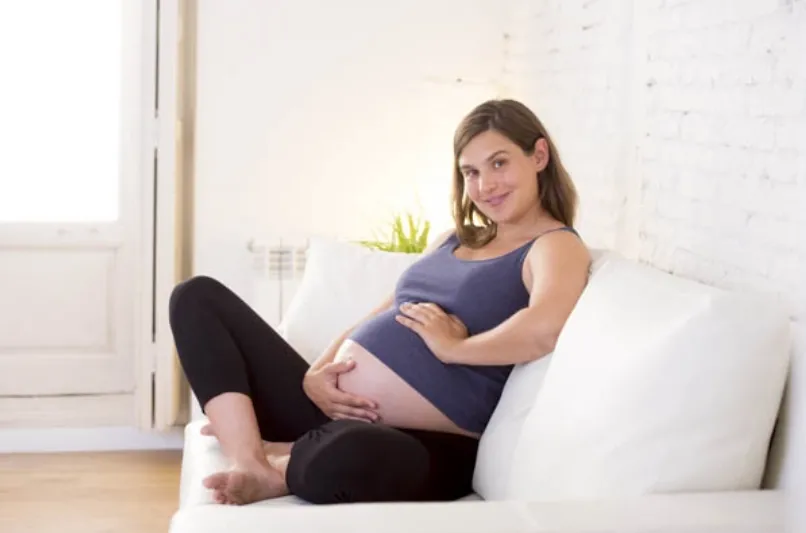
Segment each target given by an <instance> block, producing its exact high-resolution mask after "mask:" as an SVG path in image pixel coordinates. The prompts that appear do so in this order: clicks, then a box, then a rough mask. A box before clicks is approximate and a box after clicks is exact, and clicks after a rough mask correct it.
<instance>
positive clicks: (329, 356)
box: [308, 230, 453, 372]
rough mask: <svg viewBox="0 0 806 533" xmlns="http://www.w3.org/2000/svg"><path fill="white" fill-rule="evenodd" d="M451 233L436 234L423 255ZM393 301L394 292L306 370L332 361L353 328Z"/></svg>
mask: <svg viewBox="0 0 806 533" xmlns="http://www.w3.org/2000/svg"><path fill="white" fill-rule="evenodd" d="M451 233H453V230H448V231H445V232H443V233H441V234H440V235H438V236H437V237H436V238H435V239H434V240H433V241H432V242H431V244H429V245H428V246H427V247H426V248H425V250H423V255H425V254H428V253H431V252H433V251H434V250H436V249H437V248H439V246H440V245H441V244H442V243H444V242H445V240H446V239H447V238H448V237H449V236H450V235H451ZM394 303H395V296H394V294H391V295H389V296H388V297H387V298H386V299H385V300H384V301H383V302H382V303H381V304H380V305H379V306H378V307H376V308H375V309H373V310H372V311H371V312H370V313H369V314H368V315H367V316H366V317H364V318H363V319H362V320H360V321H359V322H358V323H357V324H355V325H354V326H352V327H351V328H349V329H348V330H347V331H345V332H344V333H342V334H341V335H339V337H338V338H336V339H335V340H334V341H333V342H331V343H330V344H329V345H328V347H327V349H326V350H325V351H324V353H322V355H321V356H320V357H319V359H317V360H316V361H314V363H313V364H312V365H311V367H310V369H309V370H308V371H309V372H315V371H316V370H319V369H320V368H322V367H323V366H325V365H326V364H328V363H332V362H333V360H334V359H335V358H336V354H337V353H338V351H339V347H340V346H341V344H342V343H343V342H344V341H345V340H346V339H347V337H349V336H350V334H351V333H352V332H353V330H355V328H357V327H358V326H359V325H360V324H362V323H364V322H366V321H367V320H369V319H371V318H372V317H374V316H377V315H378V314H380V313H382V312H383V311H385V310H387V309H389V308H390V307H391V306H392V305H393V304H394Z"/></svg>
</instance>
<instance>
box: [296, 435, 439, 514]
mask: <svg viewBox="0 0 806 533" xmlns="http://www.w3.org/2000/svg"><path fill="white" fill-rule="evenodd" d="M429 460H430V458H429V454H428V451H427V450H426V449H425V447H424V446H423V445H422V443H420V442H419V441H418V440H417V439H415V438H414V437H412V436H410V435H407V434H405V433H403V432H401V431H398V430H396V429H394V428H390V427H388V426H383V425H375V424H369V423H367V422H359V421H355V420H338V421H333V422H329V423H327V424H325V425H323V426H321V427H320V428H317V429H315V430H312V431H309V432H308V433H306V434H305V435H303V436H302V437H301V438H300V439H299V440H298V441H297V442H296V443H295V444H294V448H293V451H292V454H291V460H290V461H289V464H288V472H287V476H286V477H287V483H288V487H289V489H290V490H291V492H292V493H293V494H296V495H297V496H299V497H300V498H302V499H304V500H307V501H309V502H312V503H337V502H373V501H412V500H418V499H421V497H422V495H423V494H424V492H425V488H426V487H425V485H426V482H427V479H428V475H429V470H430V466H429Z"/></svg>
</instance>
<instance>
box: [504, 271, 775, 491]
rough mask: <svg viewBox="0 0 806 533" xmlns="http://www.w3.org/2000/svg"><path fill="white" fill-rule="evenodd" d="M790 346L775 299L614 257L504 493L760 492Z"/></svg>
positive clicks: (539, 404)
mask: <svg viewBox="0 0 806 533" xmlns="http://www.w3.org/2000/svg"><path fill="white" fill-rule="evenodd" d="M789 344H790V339H789V322H788V318H787V316H786V314H785V313H784V311H783V310H782V309H781V308H780V306H778V305H777V304H776V302H773V301H771V300H768V299H765V298H761V297H759V296H751V295H742V294H738V293H732V292H728V291H724V290H720V289H717V288H713V287H708V286H705V285H701V284H699V283H696V282H693V281H688V280H685V279H682V278H679V277H674V276H671V275H669V274H666V273H664V272H661V271H659V270H655V269H653V268H650V267H648V266H644V265H641V264H638V263H635V262H631V261H627V260H624V259H618V258H611V259H610V260H608V261H607V262H606V263H605V264H604V265H603V266H602V268H601V269H600V270H599V271H598V272H597V274H596V275H595V276H593V277H592V278H591V280H590V282H589V284H588V286H587V288H586V289H585V292H584V293H583V295H582V297H581V298H580V300H579V303H578V304H577V306H576V307H575V309H574V311H573V313H572V315H571V316H570V318H569V320H568V322H567V324H566V327H565V328H564V329H563V332H562V334H561V336H560V339H559V341H558V343H557V346H556V349H555V351H554V354H553V357H552V361H551V365H550V367H549V369H548V372H547V373H546V376H545V379H544V381H543V384H542V387H541V390H540V393H539V394H538V395H537V398H536V401H535V403H534V407H533V408H532V410H531V412H529V414H528V416H527V417H526V420H525V423H524V426H523V429H522V431H521V435H520V438H519V439H518V443H517V445H516V447H515V453H514V459H513V461H514V464H516V465H517V467H516V468H514V469H513V471H512V476H511V479H510V482H509V484H508V487H507V490H506V491H505V492H506V496H507V497H508V498H517V499H529V500H546V499H551V500H557V499H577V498H602V497H613V496H619V495H636V494H645V493H652V492H679V491H716V490H741V489H753V488H756V487H758V486H759V484H760V481H761V477H762V474H763V472H764V466H765V460H766V455H767V450H768V444H769V439H770V435H771V432H772V428H773V425H774V422H775V419H776V415H777V412H778V408H779V404H780V400H781V396H782V392H783V388H784V383H785V379H786V374H787V366H788V357H789V350H790V346H789Z"/></svg>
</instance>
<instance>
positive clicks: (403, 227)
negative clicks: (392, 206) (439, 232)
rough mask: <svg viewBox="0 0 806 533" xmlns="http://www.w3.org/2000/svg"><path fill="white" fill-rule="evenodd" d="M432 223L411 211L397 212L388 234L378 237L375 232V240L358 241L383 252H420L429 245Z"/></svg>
mask: <svg viewBox="0 0 806 533" xmlns="http://www.w3.org/2000/svg"><path fill="white" fill-rule="evenodd" d="M430 229H431V223H430V222H429V221H428V220H420V219H419V218H416V219H415V217H414V216H413V215H412V214H411V213H405V214H397V215H395V216H394V217H392V220H391V222H390V223H389V228H388V230H387V231H388V234H387V235H383V236H381V237H378V233H377V232H375V239H374V240H366V241H358V242H359V243H360V244H362V245H364V246H366V247H367V248H372V249H375V250H380V251H382V252H398V253H406V254H419V253H422V252H423V250H425V248H426V246H427V245H428V232H429V231H430Z"/></svg>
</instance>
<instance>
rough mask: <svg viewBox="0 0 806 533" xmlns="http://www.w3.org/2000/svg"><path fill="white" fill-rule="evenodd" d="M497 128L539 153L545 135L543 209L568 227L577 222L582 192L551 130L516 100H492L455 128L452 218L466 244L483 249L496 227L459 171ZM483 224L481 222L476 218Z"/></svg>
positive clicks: (539, 181)
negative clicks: (468, 153)
mask: <svg viewBox="0 0 806 533" xmlns="http://www.w3.org/2000/svg"><path fill="white" fill-rule="evenodd" d="M489 130H495V131H497V132H498V133H500V134H501V135H504V136H505V137H507V138H508V139H509V140H511V141H512V142H513V143H515V144H517V145H518V146H519V147H520V148H521V150H523V151H524V152H525V153H526V154H528V155H531V154H532V153H534V148H535V143H536V142H537V140H538V139H546V143H547V144H548V148H549V161H548V165H547V166H546V168H545V169H543V170H542V171H541V172H539V173H538V175H537V176H536V177H535V179H537V186H538V191H539V193H538V195H539V201H540V205H541V207H542V208H543V209H544V210H545V211H546V212H547V213H549V214H550V215H551V216H553V217H554V218H556V219H557V220H559V221H560V222H562V223H563V224H565V225H567V226H573V224H574V216H575V214H576V204H577V193H576V188H575V187H574V184H573V182H572V181H571V177H570V176H569V175H568V172H567V171H566V170H565V167H563V164H562V162H561V161H560V155H559V153H558V152H557V148H556V147H555V146H554V143H553V142H552V141H551V138H550V137H549V134H548V131H547V130H546V128H545V127H544V126H543V124H542V123H541V122H540V120H539V119H538V118H537V117H536V116H535V114H534V113H533V112H532V111H531V110H530V109H529V108H528V107H526V106H525V105H523V104H522V103H520V102H518V101H515V100H489V101H487V102H484V103H483V104H481V105H479V106H477V107H476V108H475V109H473V110H472V111H471V112H470V113H469V114H468V115H467V116H466V117H465V118H464V119H463V120H462V122H461V123H460V124H459V126H458V127H457V128H456V134H455V135H454V139H453V156H454V165H453V220H454V223H455V224H456V233H457V235H458V236H459V240H460V241H461V242H462V244H465V245H467V246H469V247H471V248H478V247H480V246H484V245H485V244H487V243H488V242H490V241H491V240H492V239H493V238H494V237H495V235H496V231H497V225H496V224H495V222H493V221H492V220H490V219H489V218H487V217H486V216H485V215H484V214H483V213H481V212H480V211H479V210H478V209H477V208H476V206H475V205H474V204H473V202H472V201H471V200H470V198H469V197H468V196H466V195H465V184H464V177H463V176H462V172H461V170H459V155H460V154H461V153H462V150H464V149H465V147H466V146H467V145H468V143H470V141H471V140H473V138H475V137H476V136H477V135H479V134H481V133H484V132H485V131H489ZM477 219H478V220H479V221H480V222H481V225H477V224H476V220H477Z"/></svg>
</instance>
